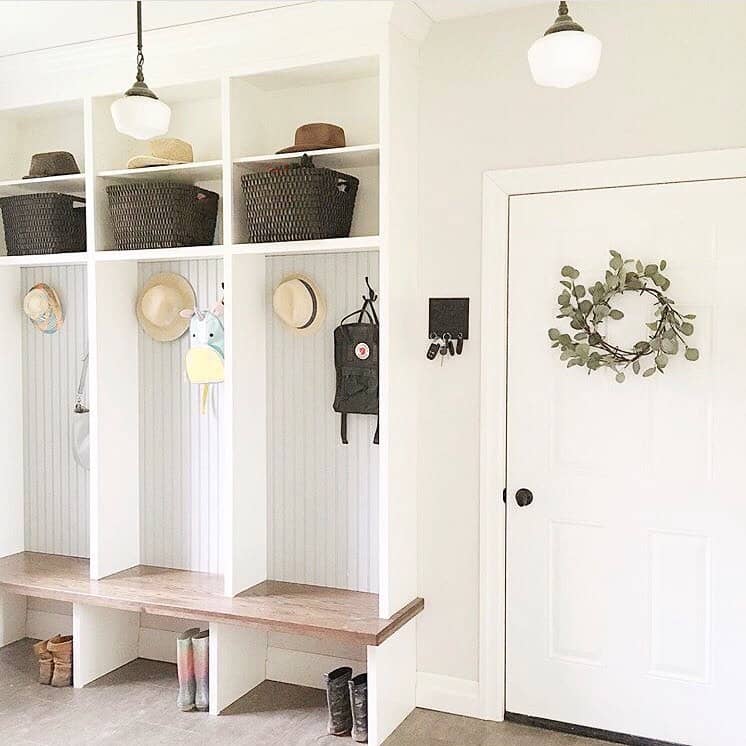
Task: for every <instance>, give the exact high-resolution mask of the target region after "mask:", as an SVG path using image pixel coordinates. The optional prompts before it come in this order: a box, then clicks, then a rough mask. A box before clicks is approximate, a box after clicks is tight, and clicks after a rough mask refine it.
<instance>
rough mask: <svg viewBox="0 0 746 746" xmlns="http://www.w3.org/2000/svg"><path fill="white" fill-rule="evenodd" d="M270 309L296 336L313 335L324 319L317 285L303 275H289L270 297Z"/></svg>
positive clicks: (324, 310)
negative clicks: (272, 309)
mask: <svg viewBox="0 0 746 746" xmlns="http://www.w3.org/2000/svg"><path fill="white" fill-rule="evenodd" d="M272 307H273V308H274V309H275V313H276V314H277V315H278V316H279V318H280V319H281V320H282V322H283V324H285V326H287V327H289V328H290V329H292V330H293V331H294V332H296V333H297V334H313V333H314V332H316V331H318V329H319V327H320V326H321V325H322V324H323V323H324V319H325V318H326V303H325V302H324V297H323V296H322V295H321V291H320V290H319V287H318V285H316V283H315V282H314V281H313V280H312V279H311V278H310V277H306V276H305V275H290V276H289V277H286V278H285V279H284V280H283V281H282V282H281V283H280V284H279V285H278V286H277V287H276V288H275V292H274V293H273V295H272Z"/></svg>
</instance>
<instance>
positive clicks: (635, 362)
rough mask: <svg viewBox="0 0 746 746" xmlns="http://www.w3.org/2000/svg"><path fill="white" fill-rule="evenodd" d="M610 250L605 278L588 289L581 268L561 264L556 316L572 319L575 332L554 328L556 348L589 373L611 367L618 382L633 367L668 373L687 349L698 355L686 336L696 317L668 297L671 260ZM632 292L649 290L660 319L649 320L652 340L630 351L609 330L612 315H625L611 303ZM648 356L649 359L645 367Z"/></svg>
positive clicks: (636, 371) (649, 372)
mask: <svg viewBox="0 0 746 746" xmlns="http://www.w3.org/2000/svg"><path fill="white" fill-rule="evenodd" d="M609 253H610V254H611V260H610V261H609V267H610V269H607V270H606V274H605V275H604V279H603V281H598V282H596V283H595V284H594V285H592V286H590V287H588V288H587V289H586V287H585V286H584V285H581V284H579V283H577V282H576V280H578V278H579V277H580V272H578V270H577V269H575V267H570V266H565V267H563V268H562V273H561V274H562V279H561V280H560V285H562V292H561V293H560V295H559V297H558V298H557V303H559V309H560V312H559V315H558V316H557V318H558V319H567V320H569V322H570V327H571V328H572V329H573V330H574V331H575V333H574V334H573V336H570V334H564V333H562V332H560V330H559V329H550V330H549V339H550V340H551V341H552V347H555V348H557V349H559V351H560V360H566V361H567V367H568V368H572V367H574V366H580V367H586V368H588V374H589V375H590V373H591V371H594V370H599V369H600V368H611V369H612V370H613V371H614V372H615V373H616V380H617V382H618V383H624V380H625V378H626V375H625V372H626V371H627V369H628V368H629V367H630V366H631V367H632V372H633V373H634V374H635V375H638V374H639V373H640V372H641V371H642V375H643V376H644V377H648V376H652V375H653V374H654V373H656V372H657V373H663V372H664V371H665V369H666V366H667V365H668V361H669V359H670V358H671V357H674V356H675V355H677V354H678V353H679V352H681V351H682V350H683V352H684V357H685V358H686V359H687V360H691V361H695V360H698V359H699V351H698V350H697V348H696V347H691V346H690V345H689V344H688V343H687V337H691V336H692V334H694V324H692V321H693V320H694V319H695V318H696V316H695V315H694V314H691V313H690V314H686V315H684V316H682V315H681V314H680V313H679V312H678V311H677V310H676V309H675V308H674V301H673V300H671V298H669V297H667V295H666V292H667V291H668V288H669V287H670V285H671V282H670V281H669V279H668V278H667V277H666V276H665V275H664V274H663V271H664V270H665V269H666V260H665V259H661V261H660V263H659V264H643V263H642V262H641V261H640V260H639V259H637V260H635V259H622V256H621V254H620V253H619V252H618V251H611V252H609ZM627 292H636V293H638V294H639V295H641V296H642V295H648V296H650V297H652V298H653V299H654V303H655V318H654V320H653V321H651V322H649V323H647V324H646V326H647V328H648V329H649V330H650V332H649V334H648V337H647V339H643V340H640V341H639V342H636V343H635V344H634V345H633V346H632V349H631V350H627V349H624V348H622V347H617V346H616V345H614V344H613V343H611V342H610V341H609V340H608V338H607V334H606V332H607V328H606V327H607V325H608V321H609V320H614V321H618V320H619V319H622V318H624V314H623V313H622V311H620V310H619V309H618V308H613V307H612V301H613V299H614V298H615V297H616V296H618V295H621V294H622V293H627ZM646 359H649V360H648V363H649V364H646V367H645V368H643V366H642V363H643V362H646Z"/></svg>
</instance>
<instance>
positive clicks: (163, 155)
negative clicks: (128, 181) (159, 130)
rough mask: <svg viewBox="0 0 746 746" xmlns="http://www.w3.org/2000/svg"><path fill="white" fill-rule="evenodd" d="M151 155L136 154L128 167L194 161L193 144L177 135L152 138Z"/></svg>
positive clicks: (150, 143) (167, 164) (129, 161)
mask: <svg viewBox="0 0 746 746" xmlns="http://www.w3.org/2000/svg"><path fill="white" fill-rule="evenodd" d="M148 145H149V147H150V155H136V156H135V157H134V158H130V159H129V160H128V161H127V168H147V167H148V166H174V165H176V164H177V163H192V162H193V161H194V152H193V151H192V146H191V145H190V144H189V143H188V142H184V140H179V139H178V138H176V137H158V138H156V139H154V140H150V142H149V143H148Z"/></svg>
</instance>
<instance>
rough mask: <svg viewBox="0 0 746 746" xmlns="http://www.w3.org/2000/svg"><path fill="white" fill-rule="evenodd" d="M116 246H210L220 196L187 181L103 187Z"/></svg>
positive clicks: (158, 247) (148, 247)
mask: <svg viewBox="0 0 746 746" xmlns="http://www.w3.org/2000/svg"><path fill="white" fill-rule="evenodd" d="M106 194H107V196H108V197H109V209H110V210H111V223H112V227H113V229H114V242H115V243H116V246H117V248H118V249H171V248H175V247H177V246H209V245H211V244H212V242H213V239H214V238H215V225H216V223H217V218H218V200H219V198H220V195H218V194H216V193H215V192H210V191H208V190H207V189H202V188H201V187H195V186H189V185H188V184H169V183H161V182H157V183H156V182H153V183H145V184H114V185H112V186H108V187H106Z"/></svg>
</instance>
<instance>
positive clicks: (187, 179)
mask: <svg viewBox="0 0 746 746" xmlns="http://www.w3.org/2000/svg"><path fill="white" fill-rule="evenodd" d="M158 95H159V97H160V98H162V99H163V100H164V101H165V102H166V103H168V105H169V106H170V108H171V123H170V127H169V131H168V135H167V137H169V138H178V139H180V140H184V141H185V142H187V143H189V144H190V145H191V146H192V150H193V157H194V160H193V161H192V162H187V163H179V164H172V165H160V166H148V167H144V168H131V169H130V168H127V163H128V161H129V160H130V159H131V158H133V157H134V156H137V155H151V146H150V144H149V143H148V142H145V141H140V140H135V139H133V138H131V137H127V136H125V135H122V134H121V133H119V132H117V130H116V129H115V128H114V123H113V121H112V118H111V113H110V108H111V104H112V102H113V101H115V100H116V98H117V96H102V97H100V98H96V99H94V100H93V152H94V157H95V162H96V169H97V174H96V190H95V191H96V213H97V220H96V223H97V224H96V250H98V251H108V250H111V249H116V248H117V247H116V245H115V242H114V237H113V233H112V228H111V219H110V217H109V204H108V199H107V196H106V187H107V186H109V185H110V184H126V183H142V182H167V183H178V184H191V185H194V186H201V187H203V188H205V189H209V190H210V191H213V192H217V193H218V194H220V195H221V198H222V191H223V184H222V136H221V133H222V109H221V87H220V81H206V82H199V83H191V84H188V85H177V86H165V87H163V88H160V89H159V90H158ZM222 243H223V228H222V209H221V206H220V205H219V206H218V220H217V226H216V229H215V237H214V239H213V245H220V244H222Z"/></svg>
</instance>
